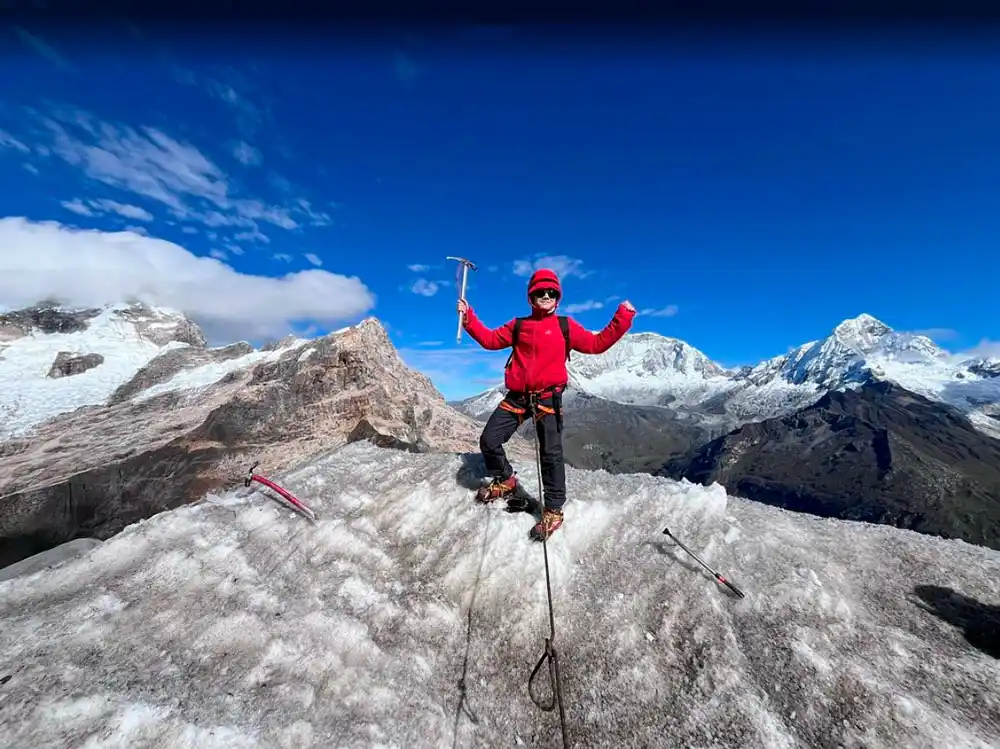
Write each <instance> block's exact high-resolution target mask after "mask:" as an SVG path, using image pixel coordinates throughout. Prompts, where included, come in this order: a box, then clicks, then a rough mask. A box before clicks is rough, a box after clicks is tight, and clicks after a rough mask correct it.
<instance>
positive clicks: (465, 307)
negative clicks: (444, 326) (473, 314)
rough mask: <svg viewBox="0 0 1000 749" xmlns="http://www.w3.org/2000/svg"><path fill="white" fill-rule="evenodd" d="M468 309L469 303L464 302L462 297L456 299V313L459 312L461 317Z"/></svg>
mask: <svg viewBox="0 0 1000 749" xmlns="http://www.w3.org/2000/svg"><path fill="white" fill-rule="evenodd" d="M468 311H469V303H468V302H466V301H465V300H464V299H459V300H458V314H460V315H461V316H462V317H465V313H466V312H468Z"/></svg>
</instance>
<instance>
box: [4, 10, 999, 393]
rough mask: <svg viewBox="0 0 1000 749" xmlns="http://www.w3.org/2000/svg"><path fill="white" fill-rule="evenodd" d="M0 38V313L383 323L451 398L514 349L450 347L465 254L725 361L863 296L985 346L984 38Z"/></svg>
mask: <svg viewBox="0 0 1000 749" xmlns="http://www.w3.org/2000/svg"><path fill="white" fill-rule="evenodd" d="M2 33H3V34H5V37H4V38H3V44H4V47H5V48H10V49H17V50H20V52H19V54H12V53H9V54H7V55H5V56H4V57H3V58H2V59H0V73H2V86H0V196H2V202H3V213H2V215H0V218H2V217H7V218H6V219H3V221H4V223H5V226H4V228H3V229H2V230H0V237H3V238H4V240H5V244H4V246H3V247H0V258H3V260H4V265H5V266H6V268H5V269H4V270H5V271H6V275H7V277H8V278H10V277H11V275H12V271H16V273H14V275H20V277H21V278H22V279H25V278H30V283H24V282H23V281H22V282H18V283H10V281H8V286H9V287H10V288H8V287H7V286H4V287H0V293H2V295H3V297H5V298H0V305H7V306H12V305H16V304H19V303H22V302H25V301H26V299H27V297H28V296H30V295H38V294H41V293H42V292H45V293H50V294H57V295H63V296H74V295H76V296H78V297H80V299H81V300H83V301H87V302H90V301H95V300H97V301H99V300H100V299H101V298H102V297H121V296H123V295H127V294H155V295H157V298H158V299H160V300H161V301H162V302H164V303H173V304H174V305H175V306H181V307H183V308H185V309H186V310H187V311H189V312H191V313H192V314H193V315H195V316H196V318H197V317H199V316H200V318H201V319H202V320H205V321H206V326H207V328H208V330H209V332H210V334H211V335H212V336H213V337H214V338H215V339H216V341H218V342H223V341H225V340H231V339H232V338H235V337H240V338H247V339H249V340H251V341H253V342H259V341H260V340H262V339H264V338H267V337H276V336H278V335H280V334H281V333H282V332H284V331H287V330H289V329H294V330H296V331H298V332H300V333H308V334H314V333H320V332H324V331H327V330H331V329H335V328H339V327H342V326H343V325H346V324H350V323H353V322H356V321H358V320H359V319H361V318H363V317H365V316H367V315H374V316H376V317H378V318H379V319H381V320H382V321H383V322H385V323H386V324H387V325H388V327H389V330H390V333H391V336H392V339H393V342H394V343H395V344H396V346H397V347H399V349H400V350H401V352H402V355H403V356H404V359H405V360H406V361H407V362H408V363H410V364H412V365H413V366H416V367H417V368H419V369H421V370H423V371H425V372H426V373H428V374H429V375H430V376H431V378H432V379H433V380H434V382H435V384H436V385H437V386H438V387H439V388H440V389H441V390H442V392H444V393H445V395H446V396H447V397H460V396H464V395H469V394H472V393H475V392H478V391H480V390H482V389H484V388H485V387H487V386H488V385H490V384H493V383H495V382H497V377H498V372H499V370H500V368H501V367H502V364H503V361H504V360H505V358H506V356H505V354H500V353H494V354H484V353H483V352H481V351H479V350H478V349H477V348H476V347H475V345H474V344H470V343H468V341H467V339H465V341H464V342H463V344H462V345H459V346H456V344H455V328H456V316H455V310H454V306H455V294H456V292H455V288H454V286H453V282H454V279H455V269H454V267H453V265H452V264H449V263H447V262H446V261H445V259H444V258H445V256H447V255H462V256H466V257H469V258H470V259H472V260H473V261H474V262H476V263H477V264H478V265H479V266H480V270H479V271H478V272H477V273H475V274H473V275H472V280H471V286H470V291H469V299H470V302H471V303H472V305H473V306H474V307H475V309H476V310H477V312H478V313H479V315H480V316H481V317H482V318H483V319H484V320H485V321H486V322H487V323H488V324H491V325H500V324H502V323H503V322H505V321H507V320H508V319H510V318H511V317H513V316H515V315H519V314H524V313H525V311H526V300H525V296H524V290H525V284H526V281H527V278H526V275H525V274H526V273H528V272H530V269H531V268H532V267H535V266H537V265H539V264H548V265H550V266H553V267H556V268H557V269H558V270H559V271H560V272H561V273H562V274H563V277H564V278H563V280H564V286H565V301H564V305H568V307H567V308H568V309H569V310H570V311H573V313H574V314H575V316H576V317H577V318H578V319H579V320H580V321H581V322H582V323H583V324H585V325H586V326H588V327H590V328H593V329H596V328H599V327H601V326H602V325H604V324H605V323H606V322H607V320H608V319H609V318H610V316H611V314H612V313H613V310H614V307H615V304H617V301H618V300H619V299H622V298H628V299H630V300H631V301H632V302H633V304H635V306H636V307H637V308H638V309H639V310H640V311H641V312H642V314H641V315H640V316H639V317H637V319H636V321H635V325H634V328H633V330H635V331H655V332H659V333H663V334H665V335H670V336H675V337H678V338H682V339H684V340H686V341H687V342H689V343H690V344H692V345H694V346H696V347H697V348H699V349H701V350H702V351H704V352H705V353H706V354H708V355H709V356H710V357H712V358H713V359H715V360H716V361H719V362H720V363H722V364H724V365H728V366H735V365H740V364H746V363H756V362H757V361H759V360H761V359H763V358H766V357H770V356H775V355H777V354H781V353H784V352H785V351H787V350H788V349H789V348H790V347H791V346H794V345H797V344H800V343H803V342H805V341H808V340H813V339H816V338H819V337H822V336H823V335H826V334H827V333H828V332H829V331H830V330H831V329H832V328H833V327H834V326H835V325H836V324H837V323H838V322H840V321H841V320H843V319H845V318H848V317H854V316H856V315H858V314H860V313H862V312H868V313H870V314H873V315H875V316H876V317H878V318H880V319H882V320H883V321H884V322H886V323H887V324H889V325H891V326H893V327H894V328H897V329H900V330H921V331H928V332H929V334H930V335H931V336H932V337H933V338H935V340H937V342H938V343H940V344H942V345H944V346H946V347H948V348H950V349H952V350H955V351H970V350H975V351H984V352H985V351H997V345H996V344H995V343H993V342H995V341H997V340H998V339H1000V314H997V311H996V309H997V302H996V299H995V289H996V283H997V281H996V279H997V278H1000V254H998V252H997V250H996V243H997V238H998V236H1000V211H998V210H997V205H998V204H997V197H998V190H997V187H996V180H997V177H996V175H997V174H998V173H1000V149H998V148H997V142H998V141H997V133H998V132H1000V55H998V54H993V55H992V56H990V55H987V54H985V53H982V52H965V53H962V52H961V51H960V50H961V47H960V46H951V47H948V48H945V47H943V46H935V45H933V44H926V43H925V44H923V45H920V46H913V45H910V46H906V45H893V44H891V43H886V40H885V39H878V40H874V41H873V42H872V43H868V44H865V43H862V42H860V41H850V42H845V41H841V42H839V43H838V44H836V45H832V44H823V43H821V42H820V41H816V40H812V41H811V42H810V44H803V43H801V42H800V43H798V44H796V45H794V46H793V45H792V44H791V43H790V40H789V39H787V38H786V39H783V38H780V37H777V38H771V39H769V40H767V42H766V43H764V42H762V41H760V40H756V41H754V40H748V41H747V42H746V43H745V44H740V43H738V42H737V41H734V40H733V39H732V38H729V39H728V40H726V43H725V44H723V42H722V41H719V40H712V39H709V38H705V39H701V40H700V41H699V42H698V43H697V44H694V43H688V44H683V43H668V42H666V41H664V42H663V43H662V44H653V43H652V41H651V40H650V39H649V38H648V37H647V38H646V39H645V40H642V41H639V40H636V39H630V38H629V37H628V36H627V35H625V34H619V35H618V36H616V37H614V38H611V39H607V40H603V41H602V40H600V39H598V38H597V37H596V36H591V37H589V38H575V39H571V41H569V42H567V41H566V39H567V37H564V38H563V40H562V42H561V43H558V44H557V43H556V42H555V38H554V37H553V38H552V39H546V38H545V37H544V36H541V35H539V34H537V33H536V34H533V35H531V36H530V40H529V39H528V38H526V37H523V38H522V40H520V41H519V39H518V34H519V33H521V32H519V31H518V30H516V29H515V30H508V31H506V32H503V33H496V34H478V33H472V32H469V33H460V32H455V33H453V34H451V36H449V37H446V35H445V34H444V33H443V32H442V33H440V34H437V35H436V37H435V38H431V37H429V36H427V35H426V34H424V35H421V34H416V33H414V34H402V33H400V34H398V35H396V36H393V35H390V34H388V33H386V34H385V35H383V36H382V37H378V38H376V36H374V35H369V36H366V37H364V38H363V40H362V41H355V42H354V43H353V44H349V43H346V42H345V40H343V39H334V40H333V41H330V42H327V43H322V44H321V43H319V42H318V41H317V40H303V41H302V43H301V44H296V43H295V40H292V39H283V40H282V41H281V42H277V43H272V44H260V43H258V41H259V40H248V39H240V38H238V37H233V38H230V39H226V40H220V39H212V38H211V37H210V35H203V36H201V37H200V38H199V37H190V38H187V39H183V38H180V37H178V38H175V39H168V38H166V37H164V36H162V35H150V33H149V32H148V30H147V31H144V30H143V29H141V28H135V27H131V28H129V29H128V30H126V32H125V33H123V35H122V36H121V37H120V38H118V41H116V42H112V43H108V42H105V43H104V44H103V45H102V46H101V47H95V46H93V45H91V46H90V47H88V46H85V45H84V46H81V45H80V44H79V43H77V44H75V45H74V44H70V43H68V42H66V41H65V40H60V39H59V38H56V37H53V36H51V35H47V34H46V32H45V31H44V30H42V31H39V30H32V29H27V28H15V29H7V30H5V31H4V32H2ZM592 33H593V32H592ZM113 38H116V37H111V36H110V35H109V39H113ZM334 50H335V51H334ZM22 218H23V219H24V220H23V221H22V220H21V219H22ZM35 222H56V223H55V224H44V225H43V226H41V227H39V226H36V225H35ZM75 229H84V230H97V231H100V232H116V231H122V230H126V229H128V230H131V231H133V232H135V234H134V235H128V237H129V238H128V241H124V240H117V241H113V240H111V239H109V238H107V237H104V236H103V235H98V234H94V233H93V232H89V231H88V232H84V233H80V232H77V231H75ZM157 240H163V241H157ZM165 243H169V244H165ZM25 248H28V249H29V252H28V253H25ZM15 255H16V257H15ZM199 258H215V259H216V260H217V261H219V262H217V263H212V264H211V265H208V264H206V262H205V261H199V260H198V259H199ZM18 263H20V265H18ZM30 263H34V265H30V267H29V265H27V264H30ZM84 266H86V267H84ZM95 268H98V269H99V270H95ZM288 274H292V275H291V276H288ZM82 277H86V278H87V279H88V280H87V282H86V283H83V282H81V280H80V279H81V278H82ZM88 295H89V296H88ZM107 301H111V299H110V298H109V299H107Z"/></svg>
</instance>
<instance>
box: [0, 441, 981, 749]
mask: <svg viewBox="0 0 1000 749" xmlns="http://www.w3.org/2000/svg"><path fill="white" fill-rule="evenodd" d="M264 468H266V466H265V467H264ZM481 473H482V465H481V459H480V458H479V457H478V456H470V455H457V454H446V453H444V454H411V453H404V452H399V451H392V450H387V449H382V448H377V447H374V446H372V445H370V444H367V443H355V444H351V445H348V446H346V447H343V448H340V449H338V450H336V451H334V452H331V453H330V454H328V455H325V456H324V457H321V458H320V459H317V460H314V461H312V462H310V463H308V464H304V465H303V466H301V467H300V468H298V469H296V470H294V471H293V472H290V473H288V474H287V475H284V476H280V477H278V476H275V477H272V478H275V479H276V480H278V481H279V483H281V484H282V485H283V486H286V487H287V488H289V489H290V490H291V491H292V492H293V493H295V494H296V495H297V496H299V497H300V498H302V499H303V500H304V501H306V502H307V503H309V504H310V505H311V506H312V507H313V508H314V509H315V510H316V511H317V513H318V516H319V520H318V523H317V524H315V525H313V524H311V523H309V522H308V521H306V520H305V519H303V518H302V517H301V516H300V515H298V514H296V513H295V512H294V511H292V510H291V509H289V508H288V507H286V506H285V505H283V504H280V503H279V502H280V500H276V499H275V498H274V497H273V495H268V496H265V495H264V494H263V493H262V492H266V490H262V489H259V488H257V487H253V488H251V489H245V488H243V487H242V486H239V487H237V488H235V489H233V490H232V491H229V492H225V493H220V494H210V495H207V496H205V497H204V498H203V499H202V500H200V501H199V502H197V503H195V504H192V505H188V506H185V507H182V508H179V509H175V510H172V511H169V512H164V513H161V514H159V515H156V516H154V517H152V518H149V519H147V520H144V521H141V522H139V523H137V524H134V525H132V526H129V527H128V528H126V529H125V530H124V531H123V532H122V533H120V534H119V535H117V536H115V537H113V538H111V539H109V540H107V541H105V542H104V543H102V544H100V545H98V546H96V547H94V548H84V549H82V550H79V551H78V552H77V553H76V555H75V556H72V557H71V558H68V559H63V560H61V561H59V562H58V563H57V564H56V565H55V566H52V567H50V568H47V569H40V570H36V571H33V572H28V573H26V574H24V575H20V576H18V577H14V578H13V579H8V580H5V581H3V582H0V616H2V617H3V621H4V627H3V629H2V630H0V715H2V716H3V721H2V722H0V745H3V746H31V747H39V748H40V747H63V746H80V747H98V746H100V747H117V746H121V747H126V746H127V747H130V748H131V747H154V746H155V747H192V748H193V747H198V749H211V748H213V747H217V748H219V749H222V748H223V747H225V748H226V749H228V748H229V747H265V746H266V747H313V746H315V747H327V746H338V747H345V746H350V747H355V746H359V747H360V746H363V747H370V746H383V747H385V746H392V747H441V746H452V747H459V746H462V747H466V746H560V745H561V738H560V729H559V722H558V713H556V712H543V711H541V710H539V709H538V708H537V707H536V706H535V705H534V704H533V703H532V702H531V701H530V699H529V697H528V693H527V679H528V675H529V674H530V672H531V669H532V668H533V667H534V664H535V663H536V662H537V660H538V658H539V657H540V656H541V655H542V653H543V652H544V638H545V637H546V636H547V635H548V619H547V609H546V598H545V595H546V594H545V578H544V568H543V562H542V547H541V545H539V544H537V543H534V542H531V541H530V540H529V539H528V531H529V528H530V527H531V525H532V523H533V520H532V518H531V517H530V516H529V515H527V514H524V513H521V514H508V513H506V512H504V511H503V509H502V508H500V507H498V506H491V507H483V506H480V505H477V504H475V503H474V502H473V501H472V500H471V491H470V488H471V487H473V486H475V485H476V483H477V482H478V480H479V478H478V477H479V476H480V475H481ZM567 473H568V488H569V496H570V498H571V499H570V501H569V502H568V504H567V507H566V517H567V521H566V525H565V526H564V527H563V529H561V530H560V531H559V532H558V533H557V535H556V536H554V537H553V539H552V540H551V541H550V542H549V547H548V552H549V559H550V564H551V571H552V586H553V596H554V607H555V621H556V638H555V645H556V648H557V650H558V657H559V665H560V669H561V672H562V688H563V697H564V702H565V706H566V713H567V728H568V734H569V737H570V742H571V745H572V746H575V747H626V746H665V747H720V748H728V747H732V748H734V749H735V748H736V747H741V748H742V747H767V748H772V747H773V748H775V749H777V748H778V747H818V746H822V747H827V746H829V747H833V746H843V747H862V746H863V747H869V748H874V747H900V746H947V747H953V748H955V749H957V748H958V747H990V746H997V745H998V744H1000V692H998V690H997V689H996V685H997V683H1000V660H998V658H1000V645H998V642H997V640H996V639H994V640H992V641H990V640H989V635H988V633H987V635H985V638H986V639H985V640H984V635H983V633H982V628H983V627H984V626H988V625H989V624H990V622H992V623H993V625H994V626H995V624H996V621H997V618H1000V614H998V611H1000V608H998V606H997V605H998V603H1000V554H998V553H997V552H995V551H992V550H989V549H986V548H981V547H976V546H971V545H969V544H966V543H964V542H961V541H946V540H942V539H936V538H931V537H927V536H922V535H919V534H916V533H912V532H909V531H901V530H897V529H893V528H889V527H886V526H876V525H868V524H864V523H857V522H846V521H837V520H829V519H821V518H817V517H813V516H809V515H801V514H795V513H791V512H786V511H783V510H779V509H776V508H772V507H768V506H764V505H759V504H755V503H752V502H749V501H745V500H741V499H737V498H733V497H729V496H727V495H726V494H725V492H724V491H722V489H721V488H720V487H719V486H717V485H713V486H711V487H700V486H695V485H691V484H688V483H686V482H675V481H671V480H668V479H662V478H656V477H653V476H649V475H637V474H636V475H617V476H612V475H609V474H607V473H604V472H603V471H578V470H575V469H572V468H570V469H568V470H567ZM265 474H266V472H265ZM521 478H522V481H523V482H524V485H525V486H526V487H527V488H529V489H530V488H533V487H535V486H536V482H537V476H536V475H535V473H534V470H533V469H532V468H531V467H527V468H525V469H524V470H522V471H521ZM665 526H669V528H670V530H671V532H672V533H674V534H676V535H677V537H678V538H679V539H681V540H682V541H683V542H684V543H685V544H686V545H687V546H688V547H689V548H691V549H692V550H693V551H694V552H695V553H696V554H698V555H699V556H700V557H701V558H702V559H704V560H705V561H706V562H707V563H708V564H710V565H712V566H713V567H716V568H717V569H718V570H719V571H720V572H721V573H722V574H724V575H726V576H727V577H729V578H730V579H732V580H733V581H734V582H735V583H736V584H737V585H739V586H740V588H741V589H742V590H743V591H744V592H745V593H746V598H745V599H742V600H741V599H737V598H734V597H732V596H731V595H730V594H729V593H728V592H727V591H726V589H725V588H723V587H721V586H719V585H718V584H717V583H716V582H715V581H714V580H713V579H712V578H711V576H710V575H708V573H706V572H705V571H704V570H702V568H700V567H699V566H697V564H696V563H695V562H694V561H693V560H692V559H691V558H690V557H688V556H687V555H685V554H684V552H682V551H681V550H679V549H678V548H677V547H676V546H675V545H674V544H673V543H672V542H671V540H670V539H669V538H668V537H667V536H664V535H663V534H662V529H663V528H664V527H665ZM963 607H964V611H966V612H973V615H972V616H973V620H976V619H978V621H979V624H975V621H973V623H972V624H970V623H968V622H966V623H965V624H963V623H962V621H961V617H959V616H957V615H955V613H954V612H961V611H963ZM949 612H951V613H949ZM962 616H966V617H967V614H963V615H962ZM983 622H985V624H983ZM963 627H964V629H963ZM977 627H978V629H977ZM994 634H995V630H994ZM541 678H542V681H541V682H540V685H539V691H540V692H541V693H542V696H544V695H545V694H546V689H547V683H546V679H545V673H544V671H543V674H542V677H541Z"/></svg>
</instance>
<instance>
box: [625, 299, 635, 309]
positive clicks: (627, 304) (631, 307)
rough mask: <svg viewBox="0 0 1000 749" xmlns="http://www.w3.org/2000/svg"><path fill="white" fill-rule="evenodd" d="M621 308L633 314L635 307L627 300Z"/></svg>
mask: <svg viewBox="0 0 1000 749" xmlns="http://www.w3.org/2000/svg"><path fill="white" fill-rule="evenodd" d="M622 307H624V308H625V309H627V310H628V311H629V312H635V307H633V306H632V302H630V301H629V300H628V299H626V300H625V301H624V302H622Z"/></svg>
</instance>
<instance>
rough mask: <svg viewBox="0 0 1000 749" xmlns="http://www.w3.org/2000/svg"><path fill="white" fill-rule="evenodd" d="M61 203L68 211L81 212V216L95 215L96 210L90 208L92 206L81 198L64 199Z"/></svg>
mask: <svg viewBox="0 0 1000 749" xmlns="http://www.w3.org/2000/svg"><path fill="white" fill-rule="evenodd" d="M59 205H61V206H62V207H63V208H65V209H66V210H67V211H72V212H73V213H76V214H79V215H80V216H93V215H94V212H93V211H92V210H90V208H88V207H87V206H86V205H85V204H84V203H83V201H82V200H80V199H79V198H74V199H73V200H64V201H62V202H61V203H60V204H59Z"/></svg>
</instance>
